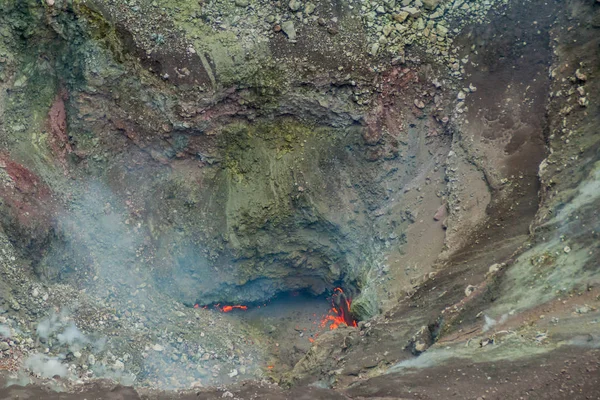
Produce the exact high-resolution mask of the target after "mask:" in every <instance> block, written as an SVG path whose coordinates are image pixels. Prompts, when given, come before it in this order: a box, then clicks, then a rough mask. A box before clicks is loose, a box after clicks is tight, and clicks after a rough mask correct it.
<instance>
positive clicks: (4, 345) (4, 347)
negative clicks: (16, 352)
mask: <svg viewBox="0 0 600 400" xmlns="http://www.w3.org/2000/svg"><path fill="white" fill-rule="evenodd" d="M8 349H10V346H9V345H8V343H6V342H0V351H6V350H8Z"/></svg>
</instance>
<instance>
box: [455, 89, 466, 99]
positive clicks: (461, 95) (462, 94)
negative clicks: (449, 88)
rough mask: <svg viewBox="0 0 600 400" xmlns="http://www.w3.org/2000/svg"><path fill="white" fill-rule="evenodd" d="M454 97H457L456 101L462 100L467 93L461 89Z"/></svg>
mask: <svg viewBox="0 0 600 400" xmlns="http://www.w3.org/2000/svg"><path fill="white" fill-rule="evenodd" d="M456 98H457V99H458V101H464V100H465V99H466V98H467V95H466V93H465V92H463V91H462V90H461V91H460V92H458V95H456Z"/></svg>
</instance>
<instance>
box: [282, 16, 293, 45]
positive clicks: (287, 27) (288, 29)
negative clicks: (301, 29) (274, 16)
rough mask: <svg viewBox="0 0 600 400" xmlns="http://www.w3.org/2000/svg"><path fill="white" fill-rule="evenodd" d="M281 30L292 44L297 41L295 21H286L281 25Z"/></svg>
mask: <svg viewBox="0 0 600 400" xmlns="http://www.w3.org/2000/svg"><path fill="white" fill-rule="evenodd" d="M281 30H282V31H283V32H284V33H285V34H286V35H287V37H288V39H289V40H290V42H295V41H296V28H295V27H294V22H293V21H285V22H284V23H282V24H281Z"/></svg>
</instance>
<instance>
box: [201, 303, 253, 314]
mask: <svg viewBox="0 0 600 400" xmlns="http://www.w3.org/2000/svg"><path fill="white" fill-rule="evenodd" d="M200 307H202V308H203V309H205V310H206V309H208V306H201V305H200V304H194V308H200ZM214 307H215V308H216V309H217V310H219V311H221V312H230V311H233V310H247V309H248V306H223V307H221V304H215V305H214Z"/></svg>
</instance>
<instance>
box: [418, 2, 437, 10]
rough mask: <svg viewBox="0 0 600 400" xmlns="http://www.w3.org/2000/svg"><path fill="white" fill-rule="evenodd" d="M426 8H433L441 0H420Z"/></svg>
mask: <svg viewBox="0 0 600 400" xmlns="http://www.w3.org/2000/svg"><path fill="white" fill-rule="evenodd" d="M421 1H422V2H423V6H424V7H425V9H426V10H432V11H433V10H435V9H436V8H437V6H438V5H439V4H440V1H441V0H421Z"/></svg>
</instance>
